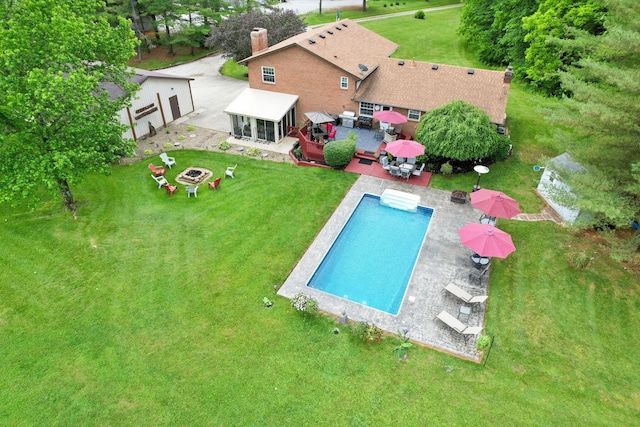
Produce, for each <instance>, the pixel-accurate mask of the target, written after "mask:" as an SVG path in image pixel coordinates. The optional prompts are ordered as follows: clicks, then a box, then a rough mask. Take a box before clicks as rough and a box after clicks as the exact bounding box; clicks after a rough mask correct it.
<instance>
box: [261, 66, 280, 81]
mask: <svg viewBox="0 0 640 427" xmlns="http://www.w3.org/2000/svg"><path fill="white" fill-rule="evenodd" d="M265 70H272V71H273V74H265ZM261 71H262V83H266V84H270V85H274V84H276V69H275V68H274V67H265V66H262V67H261ZM265 75H269V76H273V81H272V82H270V81H268V80H265V79H264V76H265Z"/></svg>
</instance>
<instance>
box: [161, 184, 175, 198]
mask: <svg viewBox="0 0 640 427" xmlns="http://www.w3.org/2000/svg"><path fill="white" fill-rule="evenodd" d="M163 187H164V188H165V190H167V193H168V194H169V196H173V193H175V192H176V190H177V189H178V186H177V185H171V184H165V185H163Z"/></svg>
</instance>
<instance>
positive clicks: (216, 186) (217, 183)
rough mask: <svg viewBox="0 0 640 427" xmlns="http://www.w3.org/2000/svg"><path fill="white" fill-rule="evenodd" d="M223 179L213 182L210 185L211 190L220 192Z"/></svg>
mask: <svg viewBox="0 0 640 427" xmlns="http://www.w3.org/2000/svg"><path fill="white" fill-rule="evenodd" d="M221 179H222V178H216V179H214V180H213V181H211V182H210V183H209V188H211V189H212V190H213V191H218V190H217V188H218V187H220V180H221Z"/></svg>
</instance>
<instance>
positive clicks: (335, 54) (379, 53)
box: [240, 19, 398, 79]
mask: <svg viewBox="0 0 640 427" xmlns="http://www.w3.org/2000/svg"><path fill="white" fill-rule="evenodd" d="M311 40H313V43H311V42H310V41H311ZM293 45H297V46H299V47H301V48H302V49H304V50H306V51H308V52H310V53H312V54H314V55H317V56H319V57H320V58H322V59H324V60H326V61H328V62H330V63H332V64H334V65H335V66H336V67H338V68H341V69H342V70H344V71H345V72H347V73H349V74H351V75H352V76H355V77H357V78H360V79H362V78H366V76H367V75H369V74H371V73H372V72H373V71H374V70H375V69H376V68H377V66H378V60H379V59H380V58H384V57H387V56H389V55H391V54H392V53H393V52H395V51H396V49H398V45H397V44H396V43H394V42H392V41H391V40H388V39H386V38H384V37H382V36H380V35H378V34H376V33H374V32H373V31H371V30H368V29H366V28H364V27H362V26H360V25H358V24H357V23H355V22H353V21H351V20H349V19H344V20H342V21H340V22H334V23H331V24H327V25H324V26H322V27H318V28H314V29H311V30H309V31H307V32H304V33H301V34H298V35H295V36H293V37H290V38H288V39H287V40H284V41H282V42H280V43H277V44H275V45H273V46H270V47H269V48H267V49H265V50H263V51H262V52H259V53H257V54H255V55H252V56H250V57H249V58H245V59H243V60H242V61H240V63H247V62H250V61H252V60H254V59H256V58H258V57H261V56H265V55H269V54H272V53H274V52H277V51H280V50H282V49H286V48H288V47H291V46H293ZM358 64H362V65H365V66H366V67H367V71H362V70H360V68H359V66H358Z"/></svg>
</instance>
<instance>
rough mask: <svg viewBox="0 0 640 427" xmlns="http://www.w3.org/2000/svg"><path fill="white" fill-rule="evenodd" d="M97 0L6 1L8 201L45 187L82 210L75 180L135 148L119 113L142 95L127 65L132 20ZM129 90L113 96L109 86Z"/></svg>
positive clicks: (0, 62) (2, 14)
mask: <svg viewBox="0 0 640 427" xmlns="http://www.w3.org/2000/svg"><path fill="white" fill-rule="evenodd" d="M100 7H101V3H100V1H97V0H73V1H72V0H20V1H15V2H10V3H8V2H2V3H1V4H0V51H1V52H2V55H0V98H1V102H0V158H2V162H0V201H2V202H7V201H12V202H17V201H18V199H19V198H21V197H22V198H29V199H30V200H34V199H35V198H36V195H37V194H38V193H39V191H40V189H41V188H42V187H43V186H44V187H46V188H47V189H49V190H52V191H54V192H58V193H59V194H61V196H62V199H63V201H64V204H65V206H66V207H67V208H68V209H69V210H70V211H71V213H72V214H73V216H74V218H75V217H76V202H75V199H74V196H73V194H72V192H71V185H72V184H75V183H77V182H79V181H80V180H81V179H82V177H83V176H84V174H86V173H87V172H93V171H99V172H108V171H109V168H110V165H111V163H112V162H113V161H114V160H116V159H118V158H119V157H120V156H122V155H123V154H131V153H132V152H133V148H134V146H135V144H134V142H133V141H129V140H123V138H122V132H123V130H124V127H123V126H122V125H121V124H120V122H119V119H118V116H117V113H118V111H119V110H121V109H122V108H123V107H124V106H125V105H127V103H128V99H129V97H130V96H131V95H132V94H133V93H134V92H135V89H134V87H133V86H132V85H131V84H130V83H129V82H128V80H127V79H128V76H129V72H128V69H127V67H126V65H125V62H126V61H127V59H129V58H130V57H131V56H132V55H133V53H134V47H135V45H136V40H135V37H134V35H133V32H132V31H131V29H130V28H129V25H130V23H129V22H127V21H125V20H123V19H120V20H119V24H118V25H117V26H115V27H112V26H110V25H109V23H108V22H107V20H106V19H105V18H104V17H98V15H97V11H98V9H99V8H100ZM107 85H109V86H112V87H114V86H117V87H120V88H121V89H122V92H123V93H126V95H123V96H121V97H118V98H115V99H114V97H110V96H109V94H108V93H107V91H106V90H105V87H106V86H107Z"/></svg>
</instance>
